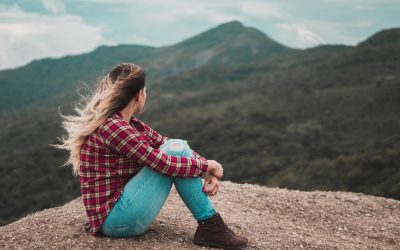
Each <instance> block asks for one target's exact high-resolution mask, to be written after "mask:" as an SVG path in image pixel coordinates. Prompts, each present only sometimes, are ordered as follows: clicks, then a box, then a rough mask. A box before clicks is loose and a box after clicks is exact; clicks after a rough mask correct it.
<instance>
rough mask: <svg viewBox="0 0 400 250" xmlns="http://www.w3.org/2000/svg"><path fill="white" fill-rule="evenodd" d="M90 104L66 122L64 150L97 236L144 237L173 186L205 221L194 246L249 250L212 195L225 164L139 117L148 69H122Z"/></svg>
mask: <svg viewBox="0 0 400 250" xmlns="http://www.w3.org/2000/svg"><path fill="white" fill-rule="evenodd" d="M84 101H86V102H85V104H84V107H83V108H79V107H76V108H75V110H76V111H77V113H78V115H77V116H63V118H64V119H65V120H64V122H63V125H64V128H65V129H66V131H67V133H68V137H67V138H64V139H62V142H63V144H62V145H58V147H59V148H63V149H67V150H69V151H70V157H69V159H68V162H67V163H68V164H72V165H73V170H74V173H75V174H77V175H79V177H80V184H81V192H82V199H83V203H84V205H85V209H86V215H87V217H88V222H89V226H90V234H91V235H93V236H95V235H96V234H97V233H102V234H105V235H107V236H112V237H128V236H135V235H140V234H143V233H144V232H145V231H146V230H147V228H149V226H150V224H151V223H152V222H153V221H154V219H155V218H156V216H157V214H158V213H159V211H160V209H161V207H162V206H163V204H164V203H165V201H166V199H167V197H168V194H169V193H170V190H171V187H172V184H174V185H175V187H176V190H177V192H178V194H179V196H180V197H181V198H182V200H183V201H184V203H185V204H186V206H187V207H188V208H189V210H190V211H191V213H192V215H193V217H194V218H195V219H196V220H197V221H198V227H197V230H196V232H195V235H194V243H196V244H198V245H204V246H215V247H221V248H226V249H239V248H242V247H245V246H246V245H247V239H246V238H244V237H241V236H238V235H236V234H235V233H234V232H233V231H232V230H231V229H229V228H228V227H227V226H226V224H225V223H224V221H223V220H222V218H221V216H220V214H219V213H218V212H216V211H215V209H214V207H213V204H212V203H211V201H210V199H209V198H208V196H207V195H211V196H212V195H215V194H216V193H217V191H218V187H219V179H220V178H221V177H222V175H223V168H222V166H221V164H219V163H218V162H217V161H214V160H206V159H205V158H204V157H202V156H200V155H199V154H198V153H197V152H195V151H193V150H192V149H190V147H189V146H188V144H187V143H186V141H184V140H180V139H168V138H167V137H164V136H162V135H160V134H159V133H157V132H156V131H155V130H153V129H152V128H151V127H150V126H148V125H147V124H145V123H144V122H142V121H141V120H139V119H138V118H136V117H135V116H133V115H134V114H140V113H142V112H143V107H144V105H145V102H146V86H145V71H144V70H143V69H142V68H141V67H139V66H137V65H135V64H131V63H122V64H119V65H117V66H116V67H115V68H114V69H112V71H111V72H110V73H109V74H107V75H106V76H105V77H104V78H102V79H101V80H99V81H98V83H97V89H96V92H95V93H94V95H93V96H91V97H90V98H84ZM201 177H204V178H205V181H204V189H202V188H203V183H202V179H201Z"/></svg>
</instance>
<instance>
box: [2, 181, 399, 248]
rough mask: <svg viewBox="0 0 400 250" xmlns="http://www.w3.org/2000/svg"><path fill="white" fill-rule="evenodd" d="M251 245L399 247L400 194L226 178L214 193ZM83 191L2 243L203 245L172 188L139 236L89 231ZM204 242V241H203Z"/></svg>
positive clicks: (23, 222) (7, 230) (21, 225)
mask: <svg viewBox="0 0 400 250" xmlns="http://www.w3.org/2000/svg"><path fill="white" fill-rule="evenodd" d="M211 199H212V201H213V203H214V205H215V208H216V209H217V211H219V212H220V213H221V215H222V217H223V218H224V220H225V222H226V224H227V225H228V226H229V227H230V228H231V229H232V230H233V231H235V232H237V233H238V234H240V235H243V236H246V237H247V238H248V239H249V241H250V242H249V246H248V248H247V249H400V201H397V200H393V199H386V198H380V197H374V196H369V195H364V194H357V193H346V192H319V191H318V192H302V191H293V190H286V189H278V188H267V187H263V186H258V185H251V184H236V183H232V182H230V181H222V182H221V187H220V190H219V192H218V194H217V195H216V196H214V197H211ZM85 220H86V217H85V212H84V208H83V204H82V200H81V199H80V198H77V199H75V200H73V201H70V202H68V203H67V204H65V205H64V206H61V207H56V208H51V209H46V210H43V211H39V212H36V213H34V214H31V215H29V216H26V217H25V218H22V219H20V220H18V221H16V222H14V223H11V224H9V225H6V226H3V227H0V249H128V248H129V249H201V248H202V247H199V246H196V245H194V244H193V243H192V239H193V235H194V232H195V229H196V227H197V222H196V221H195V220H194V219H193V218H192V217H191V214H190V212H189V210H188V209H187V208H186V206H185V204H184V203H183V201H182V200H181V199H180V198H179V195H178V194H177V192H176V190H175V188H174V187H173V188H172V190H171V194H170V196H169V197H168V199H167V201H166V203H165V205H164V207H163V208H162V209H161V212H160V214H159V215H158V217H157V218H156V220H155V221H154V222H153V224H152V225H151V227H150V228H149V229H148V231H147V232H146V233H145V234H144V235H142V236H138V237H132V238H124V239H122V238H120V239H117V238H108V237H91V236H89V235H88V234H87V233H86V232H85V230H84V224H85ZM203 249H205V248H203Z"/></svg>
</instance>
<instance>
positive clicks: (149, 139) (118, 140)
mask: <svg viewBox="0 0 400 250" xmlns="http://www.w3.org/2000/svg"><path fill="white" fill-rule="evenodd" d="M129 123H130V124H128V123H126V122H125V121H124V120H123V116H122V114H121V112H116V113H114V114H113V115H112V116H110V117H109V118H108V119H106V121H105V122H104V123H103V124H101V125H100V126H99V127H98V128H97V129H96V130H95V131H94V132H93V133H92V134H91V135H89V136H88V137H87V139H86V141H85V143H84V144H83V145H82V147H81V152H80V183H81V193H82V199H83V203H84V205H85V209H86V215H87V217H88V221H89V226H90V234H91V235H92V236H95V235H96V233H97V232H98V231H99V230H100V229H101V226H102V224H103V222H104V220H105V219H106V217H107V215H108V213H109V212H110V210H111V209H112V207H113V205H114V204H115V202H116V201H117V199H118V198H119V196H120V195H121V193H122V192H123V190H124V186H125V184H126V183H127V182H128V181H129V180H130V179H131V178H132V177H133V176H135V175H136V173H137V172H139V170H140V169H142V168H143V167H145V166H146V167H150V168H152V169H154V170H155V171H157V172H160V173H162V174H164V175H168V176H177V177H197V176H200V177H204V176H205V172H206V170H207V160H206V159H205V158H204V157H202V156H200V155H199V154H198V153H197V152H195V151H193V153H194V157H193V158H191V157H177V156H169V155H167V154H165V153H163V152H161V151H160V150H159V149H158V148H159V147H160V146H161V145H162V144H163V143H164V142H165V141H166V140H167V137H164V136H161V135H160V134H159V133H157V132H156V131H155V130H153V129H152V128H150V127H149V126H148V125H147V124H145V123H144V122H142V121H140V120H139V119H137V118H135V117H132V118H131V119H130V122H129Z"/></svg>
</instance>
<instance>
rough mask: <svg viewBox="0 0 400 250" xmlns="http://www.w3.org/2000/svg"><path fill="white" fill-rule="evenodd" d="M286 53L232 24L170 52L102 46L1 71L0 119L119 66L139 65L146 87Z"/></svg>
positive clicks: (253, 31) (170, 48) (261, 36)
mask: <svg viewBox="0 0 400 250" xmlns="http://www.w3.org/2000/svg"><path fill="white" fill-rule="evenodd" d="M291 50H292V49H289V48H287V47H285V46H283V45H281V44H279V43H277V42H275V41H273V40H272V39H270V38H268V37H267V36H266V35H265V34H263V33H262V32H260V31H258V30H256V29H254V28H247V27H244V26H243V25H242V24H241V23H239V22H237V21H234V22H229V23H226V24H222V25H219V26H217V27H216V28H213V29H211V30H209V31H206V32H203V33H201V34H199V35H197V36H195V37H193V38H190V39H187V40H184V41H182V42H180V43H178V44H176V45H173V46H166V47H161V48H155V47H149V46H138V45H119V46H112V47H106V46H101V47H99V48H97V49H95V50H94V51H93V52H90V53H86V54H83V55H78V56H66V57H64V58H60V59H42V60H36V61H34V62H32V63H30V64H28V65H26V66H24V67H21V68H17V69H14V70H5V71H0V82H1V85H0V113H1V112H7V111H10V110H14V109H15V108H17V109H18V108H21V107H23V106H26V105H32V104H35V103H38V102H41V101H43V99H47V98H51V97H53V96H55V95H57V94H60V93H64V92H73V91H75V88H76V86H77V85H78V83H79V82H78V79H79V81H80V82H89V81H91V80H94V79H95V77H97V76H98V74H99V73H100V72H101V73H103V72H106V71H109V70H110V69H111V68H112V67H113V66H114V65H116V64H117V63H119V62H125V61H133V62H136V63H139V64H140V65H142V66H143V67H144V68H145V69H146V71H147V72H148V73H149V74H148V81H149V82H154V81H157V80H160V79H162V78H165V77H168V76H173V75H177V74H178V73H180V72H182V71H185V70H189V69H195V68H199V67H201V66H203V65H205V64H217V65H237V64H247V63H255V62H257V60H260V59H262V58H265V57H272V56H274V55H277V54H280V53H283V52H285V51H291ZM17 93H18V94H17ZM16 94H17V95H18V98H16V97H15V95H16ZM69 101H70V100H69Z"/></svg>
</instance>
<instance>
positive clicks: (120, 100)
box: [53, 63, 146, 175]
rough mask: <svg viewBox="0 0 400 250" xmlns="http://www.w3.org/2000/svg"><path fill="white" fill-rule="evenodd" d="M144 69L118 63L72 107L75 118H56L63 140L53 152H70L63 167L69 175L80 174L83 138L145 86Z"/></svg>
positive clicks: (68, 116)
mask: <svg viewBox="0 0 400 250" xmlns="http://www.w3.org/2000/svg"><path fill="white" fill-rule="evenodd" d="M145 77H146V73H145V71H144V69H143V68H142V67H140V66H138V65H136V64H133V63H121V64H118V65H117V66H115V67H114V68H113V69H112V70H111V72H110V73H108V74H106V75H105V76H104V77H103V78H101V79H100V80H98V81H97V84H96V90H95V92H94V93H93V94H92V95H91V96H88V97H85V96H83V95H80V96H81V98H82V99H81V100H80V101H79V102H78V104H77V105H76V106H75V108H74V110H75V112H76V113H77V115H67V116H64V115H62V114H61V113H60V116H61V117H62V118H63V119H64V121H63V122H62V125H63V128H64V129H65V130H66V132H67V137H63V138H61V139H60V141H61V143H62V144H59V145H53V146H54V147H56V148H61V149H66V150H69V151H70V154H69V158H68V160H67V161H66V162H65V163H64V165H69V164H71V165H72V168H73V173H74V174H75V175H79V174H80V151H81V146H82V145H83V143H84V142H85V141H86V138H87V136H89V135H90V134H92V133H93V132H94V131H95V130H96V129H97V128H98V127H99V126H100V124H102V123H103V122H104V121H105V120H106V119H107V118H108V117H109V116H110V115H111V114H113V113H114V112H116V111H121V110H122V109H123V108H124V107H126V105H128V103H129V102H130V101H131V100H132V98H134V97H135V96H136V95H137V94H138V93H139V92H140V90H142V89H143V88H144V86H145Z"/></svg>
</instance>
